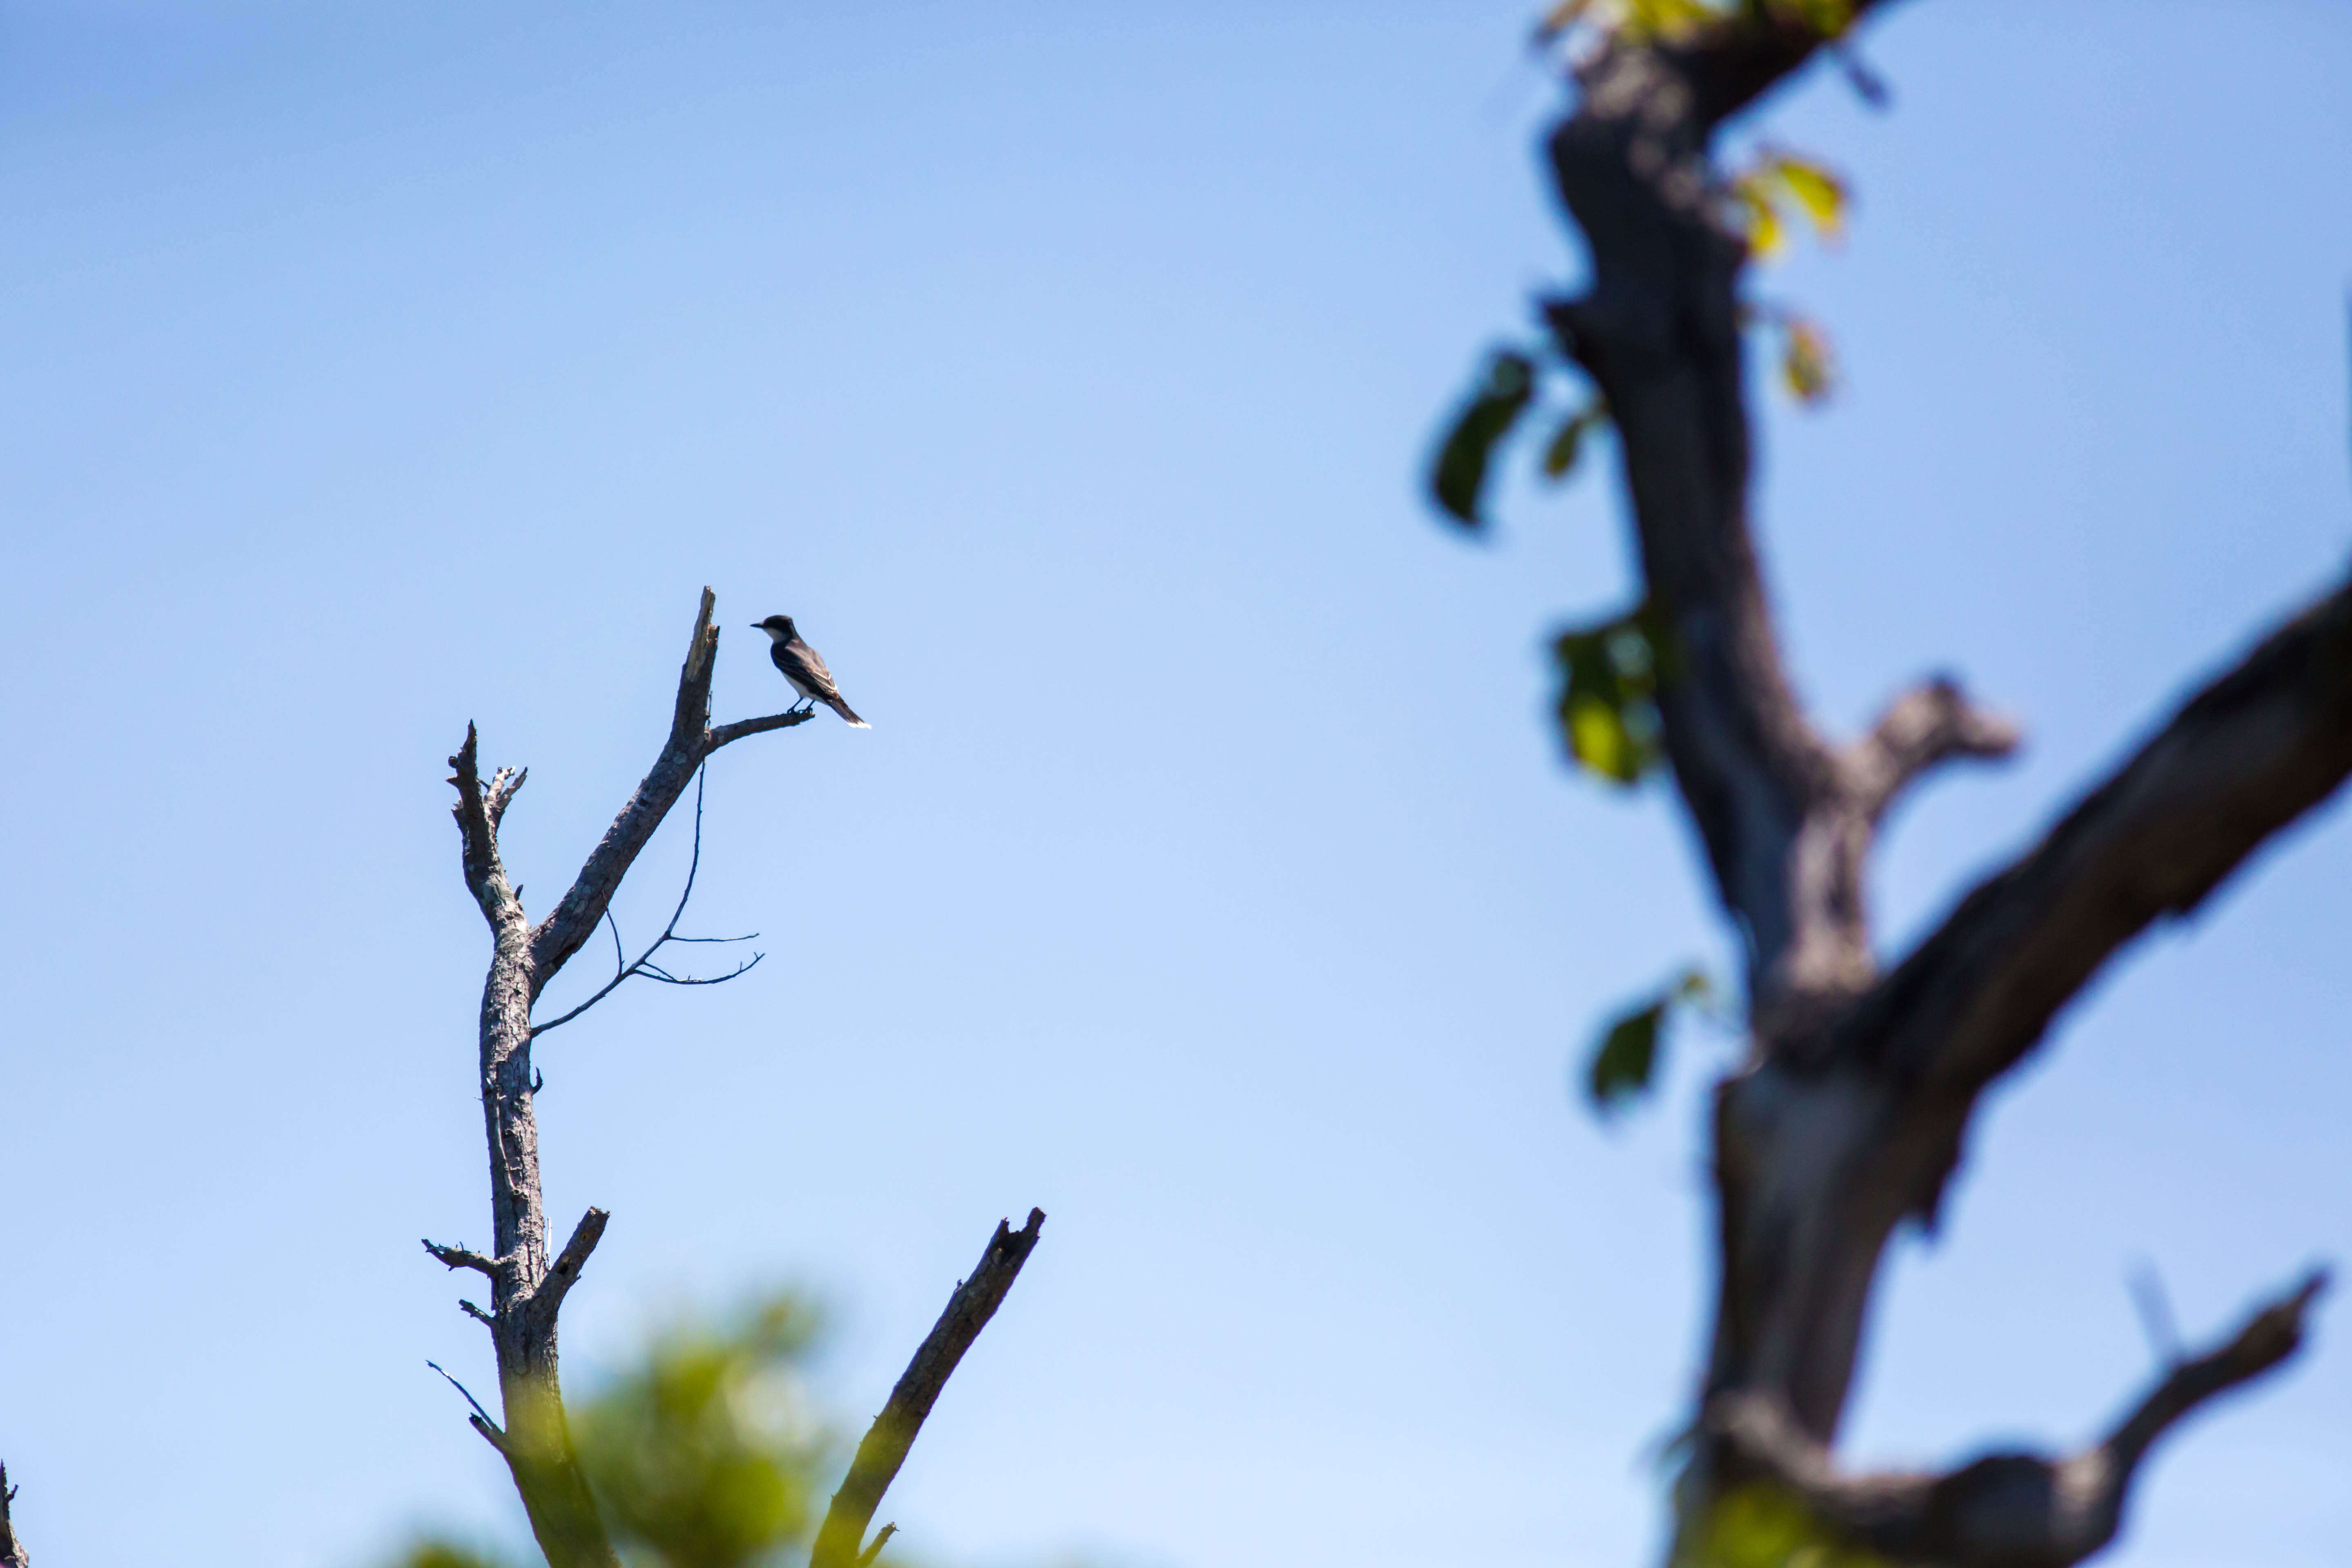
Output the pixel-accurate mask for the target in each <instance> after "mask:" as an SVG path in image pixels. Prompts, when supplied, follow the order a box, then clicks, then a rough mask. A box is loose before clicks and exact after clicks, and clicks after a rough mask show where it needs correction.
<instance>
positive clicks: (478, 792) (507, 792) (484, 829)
mask: <svg viewBox="0 0 2352 1568" xmlns="http://www.w3.org/2000/svg"><path fill="white" fill-rule="evenodd" d="M479 755H480V742H479V741H478V737H477V736H476V734H475V732H474V726H473V725H472V724H471V723H470V722H469V723H467V726H466V743H465V744H464V745H462V746H460V747H458V748H457V755H456V756H454V757H451V758H450V759H449V765H450V766H451V767H452V768H454V769H456V770H457V772H456V773H453V774H452V775H451V776H450V779H449V782H450V783H451V784H455V785H456V786H457V805H455V806H452V807H451V808H450V811H451V815H453V816H456V817H457V833H458V837H459V842H460V845H461V847H462V851H463V864H464V867H465V872H466V890H467V892H469V893H471V894H473V895H474V901H475V902H476V903H478V904H479V905H480V906H481V909H482V918H483V919H484V920H486V921H489V923H490V929H491V930H492V931H497V930H498V929H499V927H500V926H501V925H502V924H506V923H509V922H511V921H515V920H518V919H520V917H521V914H522V905H521V904H520V901H518V900H516V898H515V895H514V889H512V888H511V887H509V885H508V883H507V868H506V867H505V865H504V864H503V863H502V862H501V861H500V860H499V836H498V825H497V822H496V820H495V817H494V814H493V812H492V809H491V808H492V805H493V803H495V805H496V808H497V809H496V813H495V816H504V815H505V814H506V808H507V804H508V802H509V801H511V800H513V798H514V792H515V791H516V790H517V789H518V788H520V787H521V784H522V776H521V775H520V773H514V772H513V771H512V770H510V769H507V768H500V769H499V771H498V773H497V774H496V775H495V776H494V777H493V778H492V779H491V781H490V789H489V791H488V794H487V795H486V794H485V793H484V791H483V788H482V778H481V773H480V771H479V764H478V758H479Z"/></svg>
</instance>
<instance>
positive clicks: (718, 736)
mask: <svg viewBox="0 0 2352 1568" xmlns="http://www.w3.org/2000/svg"><path fill="white" fill-rule="evenodd" d="M815 717H816V710H815V709H814V708H796V709H793V710H791V711H789V712H784V713H770V714H768V715H766V716H765V717H764V718H759V719H738V720H736V721H734V722H733V723H732V724H720V725H718V726H716V727H715V728H713V729H712V730H711V731H710V747H709V749H710V750H711V751H714V752H715V751H717V750H718V749H719V747H721V746H731V745H733V744H734V743H735V742H738V741H740V740H742V739H743V738H744V737H746V736H748V735H764V734H766V733H767V732H768V731H771V730H789V729H791V728H792V727H793V725H795V724H805V723H807V722H808V721H810V720H812V719H814V718H815Z"/></svg>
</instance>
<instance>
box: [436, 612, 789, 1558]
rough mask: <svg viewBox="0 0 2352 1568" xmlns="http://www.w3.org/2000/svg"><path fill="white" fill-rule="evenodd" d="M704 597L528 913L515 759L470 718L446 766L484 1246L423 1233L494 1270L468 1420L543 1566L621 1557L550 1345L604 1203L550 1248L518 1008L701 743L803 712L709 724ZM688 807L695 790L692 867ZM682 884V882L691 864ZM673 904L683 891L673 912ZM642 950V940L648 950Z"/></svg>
mask: <svg viewBox="0 0 2352 1568" xmlns="http://www.w3.org/2000/svg"><path fill="white" fill-rule="evenodd" d="M715 604H716V601H715V599H714V597H713V595H712V594H711V593H710V590H709V589H708V588H706V589H704V590H703V592H702V602H701V605H700V608H699V610H698V614H697V616H696V617H695V624H694V632H693V636H692V637H691V638H690V640H689V641H688V647H687V657H686V663H685V666H684V668H682V669H681V670H680V671H679V675H678V688H677V700H676V701H675V703H674V704H673V707H672V710H671V718H670V730H669V736H668V738H667V740H666V741H665V742H664V743H663V745H662V749H661V752H660V754H659V755H658V756H657V757H656V759H655V763H654V766H653V769H652V771H651V772H650V773H647V774H646V778H645V780H644V781H643V782H642V783H640V784H638V786H637V789H636V791H635V795H633V796H632V797H631V799H630V801H629V804H628V805H627V806H625V808H624V809H623V810H622V812H621V815H620V816H618V817H617V818H615V819H614V823H613V826H611V827H610V828H609V829H608V830H607V831H606V832H605V834H604V840H603V842H602V843H600V844H599V845H598V846H597V847H596V849H595V851H594V852H593V854H591V855H590V856H589V858H588V860H587V863H586V864H585V865H584V866H583V868H581V871H580V874H579V876H578V877H577V878H576V879H574V880H573V882H572V888H571V889H570V890H569V891H568V892H566V893H565V894H564V896H563V898H562V900H561V901H560V902H559V903H558V904H557V905H556V907H555V910H553V912H551V914H550V915H549V916H548V917H547V919H546V920H544V921H541V922H540V924H539V925H538V926H537V927H535V928H534V927H533V926H532V925H531V924H530V921H528V920H527V919H526V918H525V917H524V914H523V910H522V902H521V899H520V895H519V894H518V892H517V891H516V889H514V888H513V887H512V886H511V885H510V884H509V880H508V878H507V872H506V868H505V866H504V864H503V863H502V861H501V860H500V858H499V839H498V835H499V826H500V824H501V823H502V822H503V820H504V817H505V815H506V811H507V808H508V807H509V805H511V804H512V803H513V800H514V796H515V792H516V791H517V790H519V789H520V787H521V785H522V781H523V774H522V773H521V772H520V770H508V769H500V770H499V771H498V772H497V773H494V774H493V775H492V776H491V778H490V780H489V783H488V784H487V785H485V784H484V783H483V781H482V778H481V773H480V760H479V743H478V737H477V735H476V733H475V731H474V727H473V726H472V725H470V724H469V725H467V727H466V743H465V744H464V745H463V746H462V747H460V748H459V749H458V752H457V755H456V756H454V757H452V758H450V759H449V762H450V766H451V767H452V768H453V769H454V770H455V772H454V773H453V775H452V777H451V779H450V783H451V784H454V785H455V786H456V787H457V805H456V807H455V813H456V816H457V826H458V836H459V843H460V847H461V851H462V855H461V861H462V865H463V868H464V872H465V879H466V887H467V891H468V892H470V893H471V894H472V895H473V897H474V900H475V902H476V903H477V904H478V906H479V907H480V909H481V911H482V917H483V919H484V920H485V921H487V922H488V925H489V927H490V933H491V958H490V968H489V973H488V977H487V978H486V980H485V982H484V984H483V989H482V1006H481V1015H480V1031H479V1032H480V1047H481V1048H480V1086H481V1091H482V1120H483V1126H484V1131H485V1134H486V1136H487V1139H488V1145H489V1154H490V1217H491V1222H492V1233H493V1234H492V1242H493V1245H494V1251H493V1253H492V1254H491V1255H490V1256H488V1257H484V1256H483V1255H480V1254H477V1253H472V1252H467V1251H466V1250H465V1249H463V1248H457V1247H446V1248H445V1247H436V1246H434V1245H433V1244H432V1243H429V1242H428V1243H427V1244H426V1247H427V1248H428V1250H430V1251H431V1252H432V1253H433V1256H434V1257H435V1258H438V1259H440V1261H442V1262H443V1263H445V1264H446V1265H448V1266H449V1267H451V1268H474V1269H477V1270H478V1271H479V1272H481V1273H484V1274H486V1275H488V1277H489V1279H490V1281H491V1297H490V1301H491V1305H490V1310H488V1311H487V1312H485V1311H483V1310H481V1309H479V1308H469V1310H470V1311H471V1312H472V1314H473V1315H474V1316H475V1317H477V1318H478V1319H480V1320H481V1321H483V1322H484V1323H485V1324H487V1325H488V1328H489V1330H490V1337H491V1341H492V1342H493V1343H494V1344H495V1345H496V1347H497V1351H498V1363H499V1395H500V1399H501V1402H502V1404H503V1406H504V1411H505V1415H506V1425H505V1426H504V1427H503V1428H502V1429H501V1428H498V1427H496V1426H491V1425H487V1417H485V1416H481V1415H477V1416H476V1417H475V1421H476V1425H477V1426H478V1429H480V1430H481V1431H482V1434H483V1436H485V1437H487V1438H488V1439H489V1440H490V1441H491V1442H492V1443H493V1444H495V1445H496V1446H497V1447H498V1448H499V1453H501V1454H502V1455H504V1456H505V1458H506V1460H507V1463H508V1466H509V1468H510V1469H511V1470H512V1472H513V1475H514V1480H515V1487H516V1489H517V1490H518V1491H519V1492H520V1494H521V1496H522V1500H523V1506H524V1509H525V1510H526V1511H527V1512H528V1513H529V1514H530V1522H531V1531H532V1533H533V1534H534V1535H535V1536H536V1537H537V1538H538V1541H539V1544H540V1548H541V1551H542V1552H545V1553H546V1556H547V1560H548V1562H549V1563H550V1564H551V1568H619V1559H618V1557H617V1556H616V1555H615V1553H614V1549H613V1544H612V1541H611V1538H610V1536H609V1535H608V1533H607V1532H606V1531H605V1529H604V1523H603V1521H601V1520H600V1519H599V1518H598V1517H597V1513H596V1507H595V1503H594V1500H593V1499H592V1498H591V1496H590V1495H589V1491H588V1483H587V1480H586V1479H585V1477H584V1476H583V1474H582V1472H581V1469H580V1466H579V1461H578V1459H577V1458H576V1457H575V1455H574V1454H573V1451H572V1437H571V1433H570V1431H569V1429H568V1428H567V1426H566V1425H565V1422H564V1416H563V1401H562V1388H561V1384H560V1381H559V1379H558V1376H557V1355H556V1314H557V1309H558V1308H559V1307H560V1306H561V1305H562V1300H563V1297H564V1293H565V1292H566V1291H568V1290H569V1289H571V1287H572V1283H573V1281H574V1280H575V1279H578V1277H579V1274H580V1270H581V1268H583V1266H584V1265H585V1264H586V1262H587V1259H588V1255H589V1253H590V1251H591V1250H593V1247H595V1245H596V1240H597V1238H598V1237H600V1236H601V1235H603V1233H604V1223H605V1215H604V1211H602V1210H600V1209H591V1210H589V1211H588V1215H587V1217H586V1218H584V1219H583V1220H582V1221H581V1223H580V1226H579V1228H578V1229H577V1230H575V1231H574V1232H573V1233H572V1240H571V1242H570V1244H569V1245H567V1246H566V1247H564V1248H563V1251H562V1255H561V1256H559V1257H556V1258H553V1259H552V1260H551V1258H550V1257H549V1240H550V1238H549V1233H548V1226H547V1215H546V1208H545V1204H544V1202H543V1200H542V1197H541V1184H540V1174H539V1124H538V1119H537V1115H536V1113H535V1111H534V1110H533V1108H532V1100H533V1097H534V1095H535V1094H536V1092H537V1089H538V1082H537V1079H536V1077H535V1075H534V1074H533V1072H532V1070H531V1063H530V1041H531V1036H532V1033H533V1030H532V1027H531V1023H530V1009H531V1005H532V1004H533V1003H534V1002H535V1001H536V1000H537V999H538V997H539V994H540V993H541V991H542V990H544V989H545V988H546V986H547V984H548V982H549V981H551V980H552V979H553V978H554V977H555V975H556V973H557V972H558V971H560V970H561V969H562V966H563V964H564V963H565V961H566V960H568V959H569V958H570V957H571V956H572V953H573V952H576V951H578V949H579V947H580V945H581V944H582V942H584V941H586V939H587V938H588V936H589V935H590V934H592V933H593V931H595V929H596V926H597V924H598V922H599V921H603V920H604V919H605V917H606V915H607V914H608V912H609V910H610V907H611V903H612V899H613V894H614V891H615V890H616V889H618V888H619V887H620V884H621V879H623V878H624V877H625V876H626V875H627V874H628V869H629V867H630V866H631V864H633V863H634V862H635V858H636V856H637V854H638V852H639V851H640V850H642V849H643V848H644V847H645V846H646V842H647V841H648V840H649V839H650V838H651V837H653V835H654V832H655V830H656V829H657V828H658V827H659V826H661V824H662V820H663V818H664V817H665V816H667V815H668V812H669V809H670V807H671V806H672V805H675V804H676V803H677V798H678V796H679V795H681V794H682V793H683V792H684V790H685V787H686V784H687V782H688V780H689V779H692V778H695V777H696V776H697V775H698V772H699V770H700V768H701V766H702V764H703V763H704V762H705V761H706V760H707V759H708V758H709V755H710V753H711V752H714V751H717V750H718V749H719V747H720V746H722V745H726V744H728V743H730V742H732V741H735V740H740V739H741V738H742V737H744V736H746V735H751V734H759V733H764V732H765V731H769V730H781V729H785V728H788V727H789V726H791V725H793V724H796V723H801V722H803V721H805V719H806V715H800V716H793V715H792V714H775V715H771V716H770V717H768V718H765V719H760V720H751V721H743V722H741V723H737V724H732V725H729V726H726V727H725V728H724V729H723V730H719V731H713V730H712V729H711V728H710V726H709V716H710V682H711V676H712V672H713V667H714V665H715V663H716V660H717V657H718V651H719V628H718V627H717V626H716V625H714V624H713V622H712V618H711V613H712V610H713V608H714V607H715ZM699 807H700V801H699V796H698V797H697V820H698V824H699ZM696 850H697V853H696V866H697V867H699V864H700V833H699V826H698V831H697V836H696ZM687 887H688V892H689V893H690V892H691V891H692V889H693V875H692V873H691V872H689V874H688V883H687ZM684 907H685V905H684V900H683V899H681V900H680V903H679V908H680V910H681V911H682V910H683V909H684ZM676 925H677V917H676V916H673V917H672V920H671V927H670V930H668V931H665V932H664V940H665V941H688V940H691V939H688V938H682V937H677V935H676ZM616 932H617V928H616ZM616 940H617V934H616ZM659 945H660V944H659V943H656V948H657V947H658V946H659ZM650 957H651V952H648V953H647V955H646V958H647V959H649V958H650ZM746 967H748V966H746ZM638 972H639V973H655V974H656V977H657V978H667V979H669V980H671V981H673V982H677V980H678V979H679V977H677V976H674V975H669V974H667V972H658V973H657V971H656V966H653V965H651V964H649V963H646V960H640V961H639V969H638ZM574 1016H576V1015H574Z"/></svg>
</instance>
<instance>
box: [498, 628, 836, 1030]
mask: <svg viewBox="0 0 2352 1568" xmlns="http://www.w3.org/2000/svg"><path fill="white" fill-rule="evenodd" d="M717 604H718V600H717V597H716V596H715V595H713V594H712V593H711V592H710V590H709V589H708V588H705V589H704V590H703V591H702V605H701V608H700V609H699V611H698V613H697V614H696V616H695V619H694V634H693V636H692V637H689V638H688V642H687V649H686V662H685V664H684V665H683V666H682V667H680V668H679V670H678V676H677V702H676V704H675V706H674V707H673V709H672V710H671V715H670V727H669V738H668V739H667V740H666V741H665V742H662V749H661V753H660V754H659V755H658V756H656V758H655V759H654V765H653V767H652V768H651V769H650V770H648V771H647V772H646V776H645V779H644V781H643V782H642V783H640V784H638V785H637V789H636V793H635V795H631V796H630V797H629V803H628V805H625V806H623V807H622V808H621V814H620V815H619V816H616V817H614V819H613V826H610V827H608V828H606V829H605V830H604V839H603V841H602V842H600V843H599V844H598V845H597V846H596V847H595V849H594V851H593V853H591V854H590V855H589V857H588V859H587V862H586V863H585V864H584V865H583V866H582V867H581V868H580V875H579V876H578V877H577V878H576V879H573V881H572V887H571V889H570V890H568V891H567V892H565V894H564V895H563V897H562V900H561V901H559V902H558V903H557V904H556V906H555V909H554V910H552V911H551V913H550V914H549V915H548V917H547V918H546V919H545V920H543V921H540V923H539V924H538V926H537V927H536V928H534V929H533V931H531V937H530V954H531V972H532V985H533V990H532V992H531V994H532V995H533V996H534V997H536V996H537V995H538V994H539V992H540V990H541V989H543V988H544V987H545V986H546V984H547V983H548V982H549V981H550V980H552V979H553V978H555V974H556V972H557V971H558V970H560V969H562V967H563V965H564V963H565V961H566V960H568V959H570V958H571V956H572V954H573V953H575V952H578V951H580V947H581V944H582V943H583V942H586V941H587V940H588V938H589V935H590V934H591V933H592V932H593V931H595V929H596V924H597V922H598V921H601V920H603V919H604V911H605V910H606V909H607V908H609V907H610V906H611V904H612V902H613V895H614V893H615V892H616V891H618V890H619V889H620V886H621V879H622V878H624V877H625V876H627V875H628V872H629V868H630V867H631V866H632V865H634V864H635V862H636V858H637V855H638V853H639V852H640V851H642V850H643V849H644V848H645V847H646V843H647V841H648V840H650V839H651V838H652V837H653V836H654V830H655V829H656V828H657V827H659V826H661V824H662V819H663V818H664V817H666V816H668V815H669V808H670V807H671V806H672V805H676V804H677V797H678V796H679V795H682V794H684V793H685V791H686V785H687V781H688V779H690V778H692V777H693V776H694V773H695V770H696V769H698V768H699V767H700V766H701V765H702V763H703V760H704V759H705V758H706V757H708V756H709V755H710V753H711V752H715V751H717V750H719V748H720V747H721V746H725V745H728V744H730V743H731V742H736V741H740V740H741V739H743V738H744V737H745V736H747V735H757V734H763V733H765V732H766V731H770V730H783V729H789V728H791V727H792V726H793V725H794V724H800V723H805V722H806V721H807V720H808V717H809V716H808V715H806V714H800V715H793V714H790V713H778V714H772V715H771V716H769V717H767V718H764V719H747V720H741V721H737V722H735V723H732V724H727V725H723V726H721V727H720V728H719V729H717V730H713V729H711V728H710V727H709V725H710V679H711V675H712V671H713V668H714V667H715V665H716V664H717V661H718V656H719V628H718V626H715V625H714V624H712V621H711V612H712V610H713V609H714V608H715V607H716V605H717Z"/></svg>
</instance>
